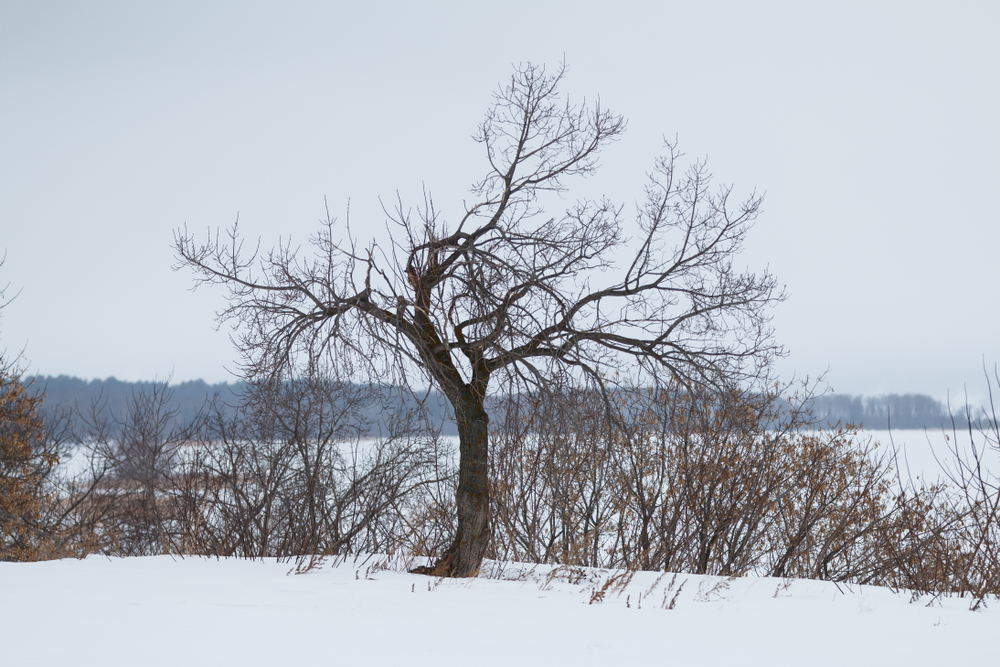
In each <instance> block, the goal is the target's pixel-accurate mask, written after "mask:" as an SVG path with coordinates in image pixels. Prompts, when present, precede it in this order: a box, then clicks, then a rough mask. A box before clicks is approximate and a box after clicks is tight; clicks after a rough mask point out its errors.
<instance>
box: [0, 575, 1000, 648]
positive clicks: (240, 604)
mask: <svg viewBox="0 0 1000 667" xmlns="http://www.w3.org/2000/svg"><path fill="white" fill-rule="evenodd" d="M379 563H380V560H379V559H378V558H370V559H368V560H367V561H364V560H361V559H359V560H355V559H353V558H351V559H348V560H347V561H346V562H342V563H338V564H333V563H331V562H327V563H324V564H323V565H321V566H320V567H318V568H315V569H313V570H311V571H309V572H307V573H305V574H295V573H294V568H295V564H294V563H278V562H275V561H274V560H269V561H263V562H262V561H246V560H237V559H222V560H218V559H214V558H212V559H209V558H184V559H174V558H171V557H169V556H159V557H155V558H130V559H107V558H100V557H91V558H88V559H86V560H82V561H79V560H63V561H51V562H42V563H24V564H21V563H0V664H2V665H4V666H5V667H6V666H15V665H16V666H21V665H24V666H29V665H31V666H33V665H60V666H61V665H100V666H101V667H115V666H119V665H129V666H132V665H268V666H275V665H296V664H310V665H312V664H323V665H325V664H330V665H358V664H362V665H546V666H552V665H602V666H607V665H810V666H813V665H838V666H842V665H852V666H857V665H880V666H881V665H907V666H908V667H912V666H915V665H935V666H937V665H970V666H971V665H988V664H996V661H997V649H996V642H995V641H994V638H995V637H996V634H997V632H998V631H1000V602H995V603H990V604H989V605H988V607H987V608H986V609H984V610H980V611H976V612H972V611H969V600H968V599H965V600H963V599H959V598H945V599H937V600H933V599H931V598H929V597H926V596H925V597H923V598H920V599H918V600H913V599H912V597H911V595H910V594H909V593H906V592H902V591H900V592H893V591H890V590H886V589H880V588H872V587H867V586H864V587H860V586H854V587H846V586H844V585H842V584H841V585H840V586H839V587H838V586H837V585H834V584H832V583H827V582H816V581H782V580H780V579H762V578H740V579H732V580H725V579H720V578H718V577H698V576H691V575H678V576H677V577H676V578H674V577H673V575H665V576H662V577H661V576H660V575H657V574H656V573H638V574H636V575H635V576H634V577H633V578H632V579H631V580H630V581H628V582H627V586H624V587H623V588H622V587H619V586H617V585H616V582H612V584H611V585H609V586H608V587H607V588H606V590H605V594H604V599H603V600H602V601H594V602H593V603H592V604H591V600H592V599H593V598H594V597H595V593H597V592H599V591H600V590H601V589H602V588H603V587H604V585H605V583H606V582H607V581H608V577H609V576H612V575H613V574H614V573H608V572H606V571H597V570H585V571H579V570H577V571H567V570H557V571H554V572H553V570H552V569H551V568H547V567H537V568H532V567H529V566H516V565H515V566H508V567H506V568H504V569H503V572H501V573H498V572H497V570H498V569H499V568H497V567H496V565H495V564H491V565H490V568H489V570H490V578H486V577H485V576H483V577H480V578H477V579H472V580H439V579H434V578H430V577H425V576H418V575H411V574H407V573H405V571H400V569H401V568H402V567H403V566H402V564H400V563H389V564H388V567H389V569H381V567H379V565H378V564H379ZM617 583H621V581H620V580H619V581H618V582H617ZM682 584H683V586H682ZM678 590H679V593H678ZM640 595H641V601H640V599H639V597H640ZM671 602H673V608H672V609H668V608H665V607H670V604H671Z"/></svg>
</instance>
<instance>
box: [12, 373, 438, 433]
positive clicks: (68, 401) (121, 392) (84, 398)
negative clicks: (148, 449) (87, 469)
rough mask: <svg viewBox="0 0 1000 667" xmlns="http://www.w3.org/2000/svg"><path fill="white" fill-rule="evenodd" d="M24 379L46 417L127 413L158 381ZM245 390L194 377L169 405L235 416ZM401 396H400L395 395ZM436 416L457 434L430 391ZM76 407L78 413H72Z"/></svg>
mask: <svg viewBox="0 0 1000 667" xmlns="http://www.w3.org/2000/svg"><path fill="white" fill-rule="evenodd" d="M25 382H26V383H27V384H30V386H31V387H32V388H33V389H35V390H38V391H41V392H44V393H45V402H44V403H43V405H42V409H43V411H44V412H45V414H46V416H47V417H52V416H55V415H56V414H63V415H66V416H67V417H69V418H70V419H73V420H75V419H79V414H82V415H84V416H86V415H88V414H90V412H91V410H92V408H93V407H96V408H99V409H101V410H102V412H103V414H104V415H105V416H111V415H124V414H125V413H126V411H127V409H128V404H129V400H130V399H132V398H133V397H134V396H136V395H137V394H138V393H139V392H141V391H143V390H146V391H149V390H151V389H152V388H153V387H154V386H156V385H157V384H162V383H156V382H123V381H121V380H117V379H115V378H113V377H111V378H108V379H106V380H90V381H87V380H81V379H80V378H76V377H70V376H67V375H60V376H58V377H47V376H34V377H28V378H25ZM243 390H244V385H243V383H240V382H220V383H218V384H208V383H207V382H205V381H204V380H191V381H188V382H180V383H177V384H171V385H170V386H169V392H170V400H169V404H168V405H169V408H170V409H171V410H176V415H175V419H176V420H177V421H179V422H189V421H191V420H193V419H194V418H195V417H196V416H197V415H198V414H199V412H201V411H202V410H204V409H205V408H206V406H207V404H208V402H209V401H212V400H213V399H214V402H213V407H214V408H217V409H219V410H221V412H222V413H223V414H224V415H227V416H232V415H233V414H235V411H236V409H237V406H239V404H240V401H241V398H242V394H243ZM395 400H398V399H395ZM426 403H427V405H428V407H429V412H430V414H431V417H432V419H433V420H435V421H436V422H437V423H439V424H440V425H441V429H442V433H443V434H445V435H455V434H457V433H458V430H457V428H456V427H455V424H454V420H453V418H452V417H451V411H450V410H449V409H447V407H446V405H445V403H444V401H443V399H442V398H441V397H439V396H437V395H436V394H431V395H430V397H429V398H428V400H427V401H426ZM72 411H76V412H77V413H78V414H77V415H73V414H71V412H72ZM365 417H366V418H367V419H368V420H369V421H370V423H371V427H370V430H371V431H372V432H377V431H378V428H379V426H380V424H381V423H382V419H381V418H380V415H378V414H376V410H375V409H374V408H373V409H371V410H369V411H368V414H366V415H365Z"/></svg>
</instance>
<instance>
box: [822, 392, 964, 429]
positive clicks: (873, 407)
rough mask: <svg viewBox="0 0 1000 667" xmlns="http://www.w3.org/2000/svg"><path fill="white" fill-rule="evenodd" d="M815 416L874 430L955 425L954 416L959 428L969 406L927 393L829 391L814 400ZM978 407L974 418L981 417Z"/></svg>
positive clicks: (962, 423) (826, 421)
mask: <svg viewBox="0 0 1000 667" xmlns="http://www.w3.org/2000/svg"><path fill="white" fill-rule="evenodd" d="M810 405H811V408H812V413H813V416H814V417H816V418H817V419H819V420H820V421H821V423H825V424H831V425H832V424H837V423H841V424H857V425H863V426H864V427H865V428H867V429H871V430H886V429H889V428H892V429H914V428H942V427H943V428H951V427H952V424H953V422H952V418H953V417H954V425H955V426H957V427H966V426H968V419H967V418H966V412H965V406H954V407H953V409H952V412H951V413H949V411H948V406H947V405H945V404H944V403H942V402H941V401H939V400H937V399H935V398H932V397H930V396H927V395H924V394H885V395H882V396H851V395H850V394H826V395H824V396H818V397H816V398H814V399H813V400H812V401H811V403H810ZM979 413H980V411H979V410H978V409H976V410H974V412H973V417H974V419H973V421H975V418H978V417H980V416H981V415H980V414H979Z"/></svg>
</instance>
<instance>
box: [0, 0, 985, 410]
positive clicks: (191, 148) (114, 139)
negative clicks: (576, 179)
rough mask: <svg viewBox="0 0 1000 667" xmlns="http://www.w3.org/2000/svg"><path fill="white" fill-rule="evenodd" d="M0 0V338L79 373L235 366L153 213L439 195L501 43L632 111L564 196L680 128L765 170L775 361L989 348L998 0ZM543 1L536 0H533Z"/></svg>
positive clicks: (902, 373)
mask: <svg viewBox="0 0 1000 667" xmlns="http://www.w3.org/2000/svg"><path fill="white" fill-rule="evenodd" d="M361 5H362V3H347V2H329V3H321V2H312V3H310V2H288V1H283V2H273V3H270V2H253V3H251V2H232V3H224V2H213V3H206V2H169V3H167V2H163V3H158V6H156V5H154V3H149V2H144V3H136V2H87V3H81V2H72V3H71V2H45V3H42V2H34V1H24V2H14V1H11V0H0V250H2V249H6V251H7V261H6V264H5V265H4V266H3V267H0V285H4V284H7V283H9V284H10V289H9V290H8V297H9V296H11V295H12V294H13V293H15V292H17V291H18V290H21V294H20V296H19V297H18V298H17V300H16V301H14V302H13V303H12V304H11V305H10V306H9V307H8V308H6V309H4V311H3V319H2V322H0V350H3V349H6V351H7V355H8V356H11V355H12V354H15V353H17V352H18V351H20V350H22V349H23V350H24V354H25V358H26V359H27V360H28V361H29V362H30V371H32V372H37V373H41V374H48V375H58V374H69V375H77V376H80V377H85V378H94V377H107V376H111V375H114V376H116V377H118V378H119V379H126V380H138V379H151V378H154V377H157V378H164V377H166V376H167V375H169V374H170V373H173V379H174V380H175V381H182V380H188V379H195V378H204V379H206V380H208V381H223V380H229V379H232V378H231V376H230V375H229V374H228V373H227V371H226V370H225V369H226V368H227V367H229V368H232V367H233V366H234V364H233V359H234V353H233V351H232V348H231V345H230V343H229V340H228V332H227V331H226V330H222V331H219V332H216V331H215V325H214V318H213V313H214V311H215V310H216V309H217V308H219V307H220V306H221V305H222V304H223V296H224V295H223V293H222V292H221V291H214V292H212V291H206V290H200V291H199V292H197V293H194V294H192V293H191V292H189V291H188V288H190V287H191V285H192V284H193V281H192V274H191V273H190V272H188V271H180V272H174V271H172V269H171V266H172V265H173V263H174V258H173V254H172V250H171V242H172V234H173V230H174V229H175V228H177V227H179V226H181V225H184V224H187V225H188V226H189V227H191V228H194V229H195V230H199V231H200V230H204V229H207V228H214V227H218V226H226V225H228V224H229V223H231V222H232V221H233V220H234V219H235V218H236V215H237V213H239V216H240V220H241V223H242V224H243V226H244V228H245V229H246V230H247V232H248V233H250V234H251V235H252V236H257V235H261V236H263V237H264V244H265V245H266V246H270V245H272V244H273V243H274V242H275V241H276V240H277V239H278V236H279V235H281V236H283V237H288V236H291V237H292V238H293V240H296V241H302V242H305V241H306V239H307V238H308V236H309V234H310V233H312V231H313V230H314V229H315V228H316V221H317V220H318V219H319V218H320V217H322V216H323V214H324V203H323V198H324V197H327V198H328V200H329V203H330V208H331V211H332V212H333V213H334V214H335V215H341V216H342V215H343V213H344V211H345V210H346V206H347V201H348V199H350V201H351V212H352V222H353V225H354V226H355V229H359V230H365V229H371V230H378V229H380V228H381V227H382V225H383V223H384V215H383V214H382V212H381V209H380V206H379V203H378V197H379V196H382V197H383V198H387V199H393V198H394V197H395V195H396V192H397V191H398V192H399V193H400V195H401V196H402V197H403V198H404V200H405V201H409V202H412V203H413V204H416V203H417V200H418V198H419V196H420V192H421V187H422V186H423V185H426V187H427V188H428V189H429V190H430V191H431V192H432V194H433V195H434V198H435V201H436V203H437V204H438V205H439V207H440V208H442V209H443V210H444V212H445V213H446V214H448V213H450V214H452V216H454V215H455V214H457V212H459V211H460V210H461V202H462V199H463V197H464V196H465V194H466V191H467V188H468V186H469V185H470V184H471V183H472V182H473V181H474V180H477V179H478V178H479V177H480V176H481V175H482V174H483V172H484V164H485V163H484V160H483V158H482V155H481V152H480V150H479V147H478V146H477V145H476V144H475V143H474V142H472V140H471V138H470V137H471V135H472V133H473V132H474V131H475V128H476V124H477V123H478V122H479V121H480V119H481V118H482V115H483V112H484V111H485V110H486V108H487V106H488V105H489V102H490V95H491V93H492V92H493V91H494V90H495V89H496V87H497V85H498V84H499V82H500V81H501V80H503V79H505V78H506V77H507V76H508V75H509V73H510V71H511V64H512V63H516V62H522V61H532V62H538V63H550V64H556V63H557V62H558V61H559V60H561V59H562V57H563V56H564V55H565V58H566V60H567V62H568V63H569V65H570V76H569V79H568V81H567V85H566V87H565V89H564V90H565V92H566V93H567V94H569V95H571V96H572V97H574V98H576V99H579V98H580V97H582V96H587V98H588V99H592V98H594V97H596V96H598V95H599V96H600V97H601V100H602V103H603V104H604V105H605V106H608V107H610V108H611V109H613V110H615V111H617V112H619V113H622V114H624V115H625V116H626V117H627V118H628V119H629V130H628V132H627V136H626V138H625V139H624V140H623V141H621V142H619V143H618V144H615V145H614V146H613V147H612V148H611V149H609V150H608V151H607V152H606V153H605V158H604V161H603V165H604V166H603V169H602V172H601V174H600V176H599V177H597V178H596V179H593V180H592V181H591V182H589V183H586V184H584V188H583V189H582V190H577V194H580V195H590V196H593V195H598V194H601V193H606V194H609V195H610V196H612V197H613V198H615V199H616V200H618V201H621V202H625V203H628V204H629V205H631V203H632V202H633V201H635V200H637V199H638V198H639V197H641V194H642V190H641V188H642V184H643V174H644V172H645V171H646V170H648V169H649V168H650V166H651V165H652V161H653V159H654V157H655V156H656V155H658V154H659V152H660V148H661V137H662V136H664V135H666V136H669V137H674V136H675V135H676V136H677V137H678V138H679V139H680V141H681V147H682V149H684V150H685V151H686V152H687V154H688V155H689V156H692V157H704V156H708V158H709V166H710V168H711V170H712V171H713V172H714V174H715V176H716V179H717V181H718V182H725V183H733V184H735V186H736V190H737V191H738V192H741V193H748V192H750V191H752V190H753V189H755V188H756V189H758V190H761V191H766V193H767V196H766V199H765V206H764V213H763V215H762V216H761V218H760V219H759V221H758V224H757V227H756V228H755V229H754V230H753V232H752V233H751V237H750V242H749V247H748V249H747V252H746V253H745V254H744V255H743V257H742V258H741V261H742V262H745V263H746V264H747V265H748V266H750V267H752V268H757V269H759V268H762V267H765V266H767V267H769V268H770V270H771V271H772V272H773V273H774V274H776V275H777V277H778V279H779V280H780V281H781V282H782V283H783V284H785V285H787V288H788V291H789V293H790V295H791V297H790V298H789V300H788V301H787V302H785V303H784V304H782V305H781V306H780V307H778V309H777V310H776V312H775V326H776V329H777V334H778V339H779V341H780V342H782V343H783V344H785V345H786V346H787V348H788V350H789V351H790V356H789V357H788V358H787V359H785V360H783V361H782V362H781V363H780V364H779V367H778V370H779V372H780V373H781V374H782V375H783V376H784V377H786V378H787V377H789V376H791V375H792V374H793V373H797V374H799V375H810V376H815V375H817V374H819V373H822V372H824V371H826V370H827V369H828V368H829V374H828V381H829V383H830V384H831V385H832V386H833V387H834V388H835V389H836V390H837V391H838V392H844V393H879V392H890V391H891V392H907V391H913V392H922V393H929V394H932V395H935V396H944V395H945V394H946V393H947V392H948V391H951V392H952V394H953V395H954V394H955V393H960V392H961V391H962V387H963V385H964V384H968V386H969V390H970V391H971V392H973V393H974V394H978V393H981V390H983V389H984V388H985V382H984V380H983V376H982V363H983V360H984V359H985V361H986V363H987V364H988V365H989V366H990V367H991V368H992V366H993V364H994V363H995V362H998V361H1000V340H998V337H997V336H996V335H995V332H997V331H998V330H1000V326H998V325H1000V314H998V308H997V307H996V297H995V296H994V293H995V292H996V286H997V284H998V277H1000V262H998V261H997V250H998V249H1000V224H998V223H1000V207H998V206H997V205H996V201H995V198H996V195H997V192H998V185H1000V122H998V119H1000V39H998V38H997V35H998V33H1000V3H996V2H993V1H981V2H955V1H951V2H933V3H932V2H916V1H913V0H910V1H906V2H871V1H868V2H830V3H819V2H816V3H801V2H788V3H750V2H728V3H727V2H698V3H694V2H663V1H657V2H652V1H651V2H631V3H630V2H618V3H614V4H612V3H608V2H601V3H597V2H581V1H575V2H548V3H541V2H537V1H536V2H503V3H473V2H438V3H434V2H424V3H412V2H382V3H378V2H370V3H364V6H361ZM539 5H541V6H542V8H539Z"/></svg>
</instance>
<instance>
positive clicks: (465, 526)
mask: <svg viewBox="0 0 1000 667" xmlns="http://www.w3.org/2000/svg"><path fill="white" fill-rule="evenodd" d="M464 393H465V394H466V395H465V396H463V398H462V400H459V401H455V405H454V408H455V421H456V422H457V423H458V439H459V467H458V490H457V491H456V493H455V501H456V505H457V510H458V530H457V532H456V533H455V540H454V542H452V544H451V546H450V547H448V550H447V551H445V552H444V554H443V555H442V556H441V558H440V560H438V562H437V563H436V564H434V565H431V566H422V567H418V568H416V569H414V570H413V572H414V573H416V574H428V575H432V576H436V577H474V576H476V575H477V574H479V568H480V566H481V565H482V562H483V557H484V556H485V555H486V549H487V547H488V546H489V541H490V487H489V475H488V470H489V468H488V463H489V428H488V427H489V417H488V416H487V414H486V410H485V408H484V407H483V398H482V397H480V396H476V395H474V394H473V392H471V391H468V390H467V391H466V392H464Z"/></svg>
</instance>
